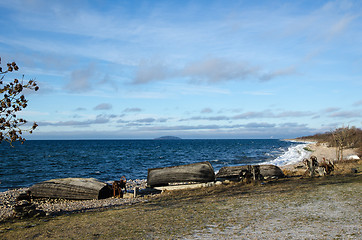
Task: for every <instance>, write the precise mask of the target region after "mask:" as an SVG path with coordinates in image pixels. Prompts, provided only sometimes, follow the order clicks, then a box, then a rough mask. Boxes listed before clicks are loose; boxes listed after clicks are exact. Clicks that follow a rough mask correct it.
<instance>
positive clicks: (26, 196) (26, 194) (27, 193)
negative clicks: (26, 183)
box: [15, 190, 31, 202]
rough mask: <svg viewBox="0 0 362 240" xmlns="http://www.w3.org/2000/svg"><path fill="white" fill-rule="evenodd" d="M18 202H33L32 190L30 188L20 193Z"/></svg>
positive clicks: (17, 198)
mask: <svg viewBox="0 0 362 240" xmlns="http://www.w3.org/2000/svg"><path fill="white" fill-rule="evenodd" d="M15 200H16V202H19V201H21V200H27V201H28V202H31V192H30V191H29V190H27V191H25V192H21V193H19V195H18V196H17V197H16V199H15Z"/></svg>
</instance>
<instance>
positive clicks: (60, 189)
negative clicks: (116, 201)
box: [29, 178, 112, 200]
mask: <svg viewBox="0 0 362 240" xmlns="http://www.w3.org/2000/svg"><path fill="white" fill-rule="evenodd" d="M29 191H30V192H31V195H32V196H33V197H35V198H63V199H74V200H91V199H104V198H108V197H111V196H112V190H111V187H110V186H109V185H108V184H106V183H103V182H99V181H98V180H97V179H94V178H60V179H52V180H48V181H44V182H40V183H37V184H35V185H33V186H32V187H30V188H29Z"/></svg>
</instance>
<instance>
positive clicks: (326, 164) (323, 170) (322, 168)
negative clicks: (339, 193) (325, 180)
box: [318, 158, 334, 176]
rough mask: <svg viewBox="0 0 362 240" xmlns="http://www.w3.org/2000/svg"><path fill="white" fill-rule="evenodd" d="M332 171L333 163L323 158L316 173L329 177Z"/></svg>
mask: <svg viewBox="0 0 362 240" xmlns="http://www.w3.org/2000/svg"><path fill="white" fill-rule="evenodd" d="M333 171H334V163H333V162H332V161H330V160H326V158H323V161H322V162H321V163H319V168H318V172H319V175H322V176H325V175H329V174H331V173H332V172H333Z"/></svg>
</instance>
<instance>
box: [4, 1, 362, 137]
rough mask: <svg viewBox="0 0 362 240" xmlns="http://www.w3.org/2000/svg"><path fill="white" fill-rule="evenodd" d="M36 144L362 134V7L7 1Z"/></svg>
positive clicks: (7, 39)
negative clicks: (29, 88)
mask: <svg viewBox="0 0 362 240" xmlns="http://www.w3.org/2000/svg"><path fill="white" fill-rule="evenodd" d="M0 9H1V14H0V26H1V29H2V30H1V34H0V57H1V59H2V66H4V65H5V64H6V62H12V61H15V62H16V63H17V64H18V66H19V68H20V69H19V72H17V73H11V74H7V75H6V77H5V80H12V79H14V78H16V77H21V76H22V75H24V79H26V80H29V79H34V80H35V81H36V82H37V83H38V85H39V87H40V90H39V91H38V92H26V96H27V98H28V99H29V103H28V107H27V108H26V109H25V110H24V111H22V112H21V114H19V116H20V117H24V118H25V119H27V120H28V121H30V122H33V121H35V122H37V124H38V125H39V127H38V128H37V129H36V131H35V132H34V133H33V134H32V135H27V134H25V136H26V138H27V139H153V138H156V137H160V136H165V135H171V136H178V137H181V138H185V139H209V138H212V139H244V138H276V139H280V138H295V137H300V136H307V135H311V134H315V133H323V132H326V131H331V130H333V129H335V128H337V127H343V126H355V127H358V128H361V127H362V94H361V90H362V79H361V78H362V2H361V1H348V0H346V1H318V0H310V1H273V0H271V1H238V0H235V1H213V0H207V1H202V0H201V1H172V0H167V1H162V0H159V1H152V0H149V1H137V0H130V1H117V0H114V1H110V0H108V1H106V0H104V1H102V0H93V1H82V0H78V1H73V0H70V1H68V0H61V1H56V0H54V1H48V0H23V1H19V0H12V1H5V0H0Z"/></svg>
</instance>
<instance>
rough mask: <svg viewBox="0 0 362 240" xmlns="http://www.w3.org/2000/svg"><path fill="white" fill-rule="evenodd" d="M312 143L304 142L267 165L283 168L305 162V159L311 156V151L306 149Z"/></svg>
mask: <svg viewBox="0 0 362 240" xmlns="http://www.w3.org/2000/svg"><path fill="white" fill-rule="evenodd" d="M311 143H312V142H303V143H301V144H298V145H295V146H291V147H289V148H288V150H287V151H286V152H285V153H284V154H283V155H281V156H279V157H277V158H276V159H274V160H272V161H269V162H266V163H265V164H273V165H277V166H283V165H289V164H293V163H297V162H300V161H303V159H304V158H309V156H310V155H311V152H310V151H307V150H305V149H304V148H305V147H306V146H307V145H308V144H311Z"/></svg>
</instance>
